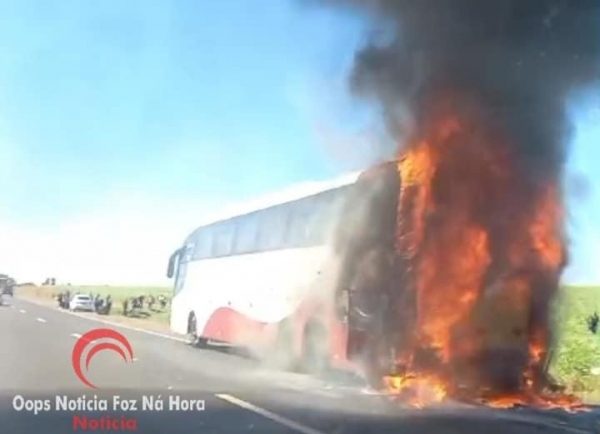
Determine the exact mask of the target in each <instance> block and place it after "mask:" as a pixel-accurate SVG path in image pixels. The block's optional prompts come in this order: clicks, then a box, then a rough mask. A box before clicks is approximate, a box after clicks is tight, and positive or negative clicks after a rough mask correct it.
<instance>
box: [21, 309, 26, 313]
mask: <svg viewBox="0 0 600 434" xmlns="http://www.w3.org/2000/svg"><path fill="white" fill-rule="evenodd" d="M19 312H21V313H27V311H26V310H25V309H19Z"/></svg>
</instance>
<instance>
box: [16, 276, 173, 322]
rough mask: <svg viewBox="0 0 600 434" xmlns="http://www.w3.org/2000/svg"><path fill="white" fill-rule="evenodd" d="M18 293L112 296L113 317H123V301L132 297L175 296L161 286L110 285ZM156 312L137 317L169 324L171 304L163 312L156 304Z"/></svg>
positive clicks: (29, 289)
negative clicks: (66, 293)
mask: <svg viewBox="0 0 600 434" xmlns="http://www.w3.org/2000/svg"><path fill="white" fill-rule="evenodd" d="M17 291H18V292H20V293H22V294H24V295H28V296H32V297H36V298H42V299H53V298H55V297H56V295H57V294H58V293H60V292H63V291H70V292H71V294H75V293H77V292H80V293H82V294H92V295H94V296H95V295H96V294H100V296H101V297H102V298H105V297H106V296H107V295H109V294H110V296H111V297H112V300H113V304H112V309H111V313H110V315H111V316H123V301H124V300H125V299H128V298H131V297H138V296H140V295H145V296H148V295H153V296H154V297H157V296H158V295H160V294H162V295H164V296H165V297H167V299H168V300H169V301H170V299H171V296H172V294H173V290H172V289H171V288H168V287H159V286H108V285H95V286H75V285H72V286H27V287H21V288H18V289H17ZM155 309H156V311H149V310H148V309H147V308H146V306H144V309H143V310H142V311H140V312H139V313H138V315H137V317H138V318H143V319H147V320H150V321H153V322H158V323H162V324H167V323H168V322H169V310H170V304H169V305H167V307H166V308H165V309H164V310H163V309H160V307H159V306H158V303H156V308H155Z"/></svg>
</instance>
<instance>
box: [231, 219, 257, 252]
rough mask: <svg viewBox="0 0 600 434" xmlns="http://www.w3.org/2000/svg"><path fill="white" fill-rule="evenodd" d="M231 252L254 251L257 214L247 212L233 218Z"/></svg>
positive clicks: (255, 248) (255, 247) (255, 246)
mask: <svg viewBox="0 0 600 434" xmlns="http://www.w3.org/2000/svg"><path fill="white" fill-rule="evenodd" d="M235 225H236V227H235V238H234V242H233V253H236V254H242V253H250V252H255V251H256V250H258V249H257V242H256V240H257V235H258V215H257V214H256V213H254V214H248V215H245V216H242V217H239V218H237V219H236V220H235Z"/></svg>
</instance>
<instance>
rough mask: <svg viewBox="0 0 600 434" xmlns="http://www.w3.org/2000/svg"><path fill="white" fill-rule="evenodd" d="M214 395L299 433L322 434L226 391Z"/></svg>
mask: <svg viewBox="0 0 600 434" xmlns="http://www.w3.org/2000/svg"><path fill="white" fill-rule="evenodd" d="M215 396H216V397H217V398H219V399H221V400H223V401H227V402H229V403H230V404H233V405H237V406H238V407H241V408H243V409H246V410H249V411H252V412H254V413H256V414H260V415H261V416H263V417H266V418H267V419H269V420H271V421H273V422H276V423H278V424H280V425H283V426H285V427H287V428H291V429H293V430H294V431H297V432H299V433H302V434H324V433H323V432H322V431H319V430H316V429H314V428H311V427H308V426H306V425H302V424H301V423H298V422H295V421H293V420H291V419H288V418H287V417H283V416H280V415H278V414H275V413H273V412H272V411H269V410H265V409H264V408H261V407H258V406H256V405H254V404H251V403H249V402H247V401H244V400H242V399H240V398H236V397H235V396H233V395H228V394H226V393H217V394H216V395H215Z"/></svg>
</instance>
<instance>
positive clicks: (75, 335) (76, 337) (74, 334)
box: [71, 333, 81, 339]
mask: <svg viewBox="0 0 600 434" xmlns="http://www.w3.org/2000/svg"><path fill="white" fill-rule="evenodd" d="M71 337H73V338H75V339H79V338H80V337H81V335H80V334H79V333H71Z"/></svg>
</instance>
